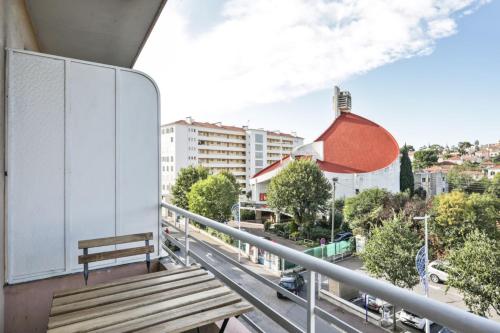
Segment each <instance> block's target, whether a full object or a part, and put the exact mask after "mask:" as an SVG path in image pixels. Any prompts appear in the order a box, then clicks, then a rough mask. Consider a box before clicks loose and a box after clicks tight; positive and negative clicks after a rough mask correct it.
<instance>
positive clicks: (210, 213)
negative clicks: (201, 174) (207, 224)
mask: <svg viewBox="0 0 500 333" xmlns="http://www.w3.org/2000/svg"><path fill="white" fill-rule="evenodd" d="M237 197H238V191H237V190H236V189H235V188H234V185H233V184H232V183H231V181H230V180H229V179H228V178H227V177H226V176H224V175H221V174H218V175H211V176H209V177H208V178H206V179H202V180H199V181H198V182H196V183H195V184H194V185H193V186H192V187H191V191H189V193H188V194H187V199H188V203H189V210H190V211H192V212H193V213H196V214H200V215H202V216H205V217H208V218H210V219H212V220H216V221H219V222H224V221H227V220H228V219H229V218H230V217H231V207H232V206H233V205H234V204H235V203H236V202H237Z"/></svg>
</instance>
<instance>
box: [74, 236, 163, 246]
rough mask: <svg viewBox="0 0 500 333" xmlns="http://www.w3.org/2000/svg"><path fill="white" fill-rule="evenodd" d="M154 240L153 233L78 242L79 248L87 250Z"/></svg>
mask: <svg viewBox="0 0 500 333" xmlns="http://www.w3.org/2000/svg"><path fill="white" fill-rule="evenodd" d="M152 239H153V233H152V232H146V233H142V234H133V235H124V236H115V237H104V238H96V239H87V240H81V241H78V248H79V249H85V248H87V249H88V248H91V247H100V246H108V245H117V244H125V243H133V242H140V241H145V240H152Z"/></svg>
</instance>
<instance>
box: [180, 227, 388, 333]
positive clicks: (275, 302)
mask: <svg viewBox="0 0 500 333" xmlns="http://www.w3.org/2000/svg"><path fill="white" fill-rule="evenodd" d="M191 230H192V231H191V236H192V237H193V238H194V240H193V241H191V243H190V249H191V251H193V252H195V253H196V254H198V255H202V256H203V257H204V258H206V260H207V261H208V262H209V263H210V264H212V265H213V266H215V267H217V269H218V270H219V271H220V272H222V273H224V274H225V275H227V276H228V277H230V278H231V279H232V280H233V281H234V282H236V283H238V284H239V285H240V286H242V287H244V288H245V289H246V290H247V291H249V292H251V293H252V294H253V295H255V296H257V297H258V298H259V299H260V300H262V301H263V302H265V303H266V304H267V305H268V306H270V307H271V308H273V309H274V310H275V311H277V312H278V313H280V314H281V315H282V316H284V317H285V318H288V319H289V320H290V321H291V322H293V323H294V324H296V325H297V326H299V327H300V328H302V329H306V325H307V324H306V323H307V322H306V309H305V308H303V307H301V306H300V305H297V304H295V303H294V302H292V301H290V300H287V299H278V298H277V297H276V291H275V290H274V289H272V288H270V287H268V286H266V285H265V284H263V283H262V282H260V281H258V280H257V279H255V278H253V277H252V276H250V275H248V274H246V273H245V272H243V271H241V270H240V269H239V268H237V267H235V266H233V265H232V264H231V263H228V262H227V261H226V260H224V258H222V257H220V256H219V255H217V254H216V253H212V252H211V251H207V249H206V247H205V246H203V245H202V244H200V241H203V242H206V243H208V244H210V246H212V247H214V248H216V249H217V250H218V251H220V252H222V253H224V254H225V255H228V256H230V257H232V258H234V259H236V258H237V253H236V250H235V249H233V248H231V247H229V246H227V245H224V244H222V243H221V242H218V241H216V240H214V239H212V238H211V237H208V236H205V235H203V234H201V233H199V232H196V231H194V230H195V229H191ZM171 234H173V235H175V237H176V238H177V239H178V240H180V241H181V242H183V241H184V240H183V239H184V237H183V235H182V234H180V233H177V234H175V233H172V232H171ZM241 262H242V264H244V265H246V266H247V267H249V268H250V269H252V270H253V271H254V272H256V273H258V274H259V275H261V276H263V277H266V278H267V279H269V280H271V281H274V282H275V283H277V282H278V281H279V275H278V274H276V273H273V272H270V271H268V270H267V269H264V268H263V267H262V266H260V265H256V264H253V263H251V262H250V261H249V260H248V259H246V258H243V257H242V260H241ZM300 296H301V297H303V298H305V297H306V288H304V290H302V292H301V293H300ZM317 305H318V306H320V307H322V308H323V309H324V310H326V311H327V312H329V313H330V314H332V315H334V316H335V317H337V318H339V319H340V320H342V321H345V322H346V323H348V324H349V325H351V326H353V327H355V328H357V329H358V330H360V331H362V332H367V333H380V332H385V331H384V330H383V329H382V328H380V327H377V326H375V325H373V324H370V323H365V322H364V321H363V320H362V319H360V318H359V317H357V316H355V315H353V314H351V313H349V312H346V311H344V310H343V309H341V308H339V307H337V306H334V305H332V304H330V303H327V302H325V301H318V303H317ZM248 317H250V319H252V321H254V322H255V323H257V324H258V325H259V326H260V327H261V328H262V329H263V330H264V331H266V332H273V333H274V332H286V331H285V330H284V329H283V328H281V327H280V326H279V325H278V324H276V323H275V322H274V321H272V320H271V319H269V318H268V317H267V316H265V315H264V314H263V313H262V312H260V311H258V310H255V311H253V312H251V313H250V314H248ZM316 331H317V332H320V333H326V332H332V331H336V330H335V328H334V326H332V325H331V324H329V323H328V322H326V321H324V320H323V319H321V318H318V317H317V318H316Z"/></svg>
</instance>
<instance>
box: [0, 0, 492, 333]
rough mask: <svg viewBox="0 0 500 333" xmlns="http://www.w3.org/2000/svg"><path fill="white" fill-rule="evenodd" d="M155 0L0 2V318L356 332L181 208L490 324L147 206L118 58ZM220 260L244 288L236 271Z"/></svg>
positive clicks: (138, 108)
mask: <svg viewBox="0 0 500 333" xmlns="http://www.w3.org/2000/svg"><path fill="white" fill-rule="evenodd" d="M164 3H165V1H159V0H158V1H154V0H135V1H126V2H124V1H119V0H108V1H105V2H100V1H88V0H80V1H79V0H72V1H68V0H53V1H51V2H50V4H51V5H50V6H46V3H42V2H38V1H26V2H24V1H16V0H11V1H7V2H4V3H3V4H2V5H4V4H6V7H5V8H2V9H7V14H8V15H6V16H3V19H5V20H6V21H5V22H2V26H3V27H4V30H1V31H0V33H2V34H4V33H7V35H8V37H9V38H5V37H6V36H5V35H4V36H1V37H2V38H0V41H1V42H3V41H5V40H7V44H6V45H3V44H2V46H3V47H8V48H9V49H8V50H7V52H6V53H7V61H6V69H7V71H8V73H7V75H6V76H5V81H2V83H5V86H6V87H7V92H8V99H7V103H6V107H5V108H4V105H3V104H2V105H1V107H2V108H1V111H2V112H5V114H6V116H7V117H6V118H7V123H6V131H7V133H6V136H5V137H6V140H7V141H6V142H2V144H3V147H2V148H3V149H4V150H5V151H6V152H7V153H6V157H7V161H6V163H5V165H6V170H2V171H4V172H5V175H6V177H5V178H3V179H4V181H6V182H7V184H6V186H5V184H2V186H4V194H5V200H0V202H1V204H2V205H3V204H4V202H5V206H2V209H4V210H5V214H1V216H5V221H3V223H4V225H3V227H2V228H0V232H2V233H3V232H4V230H5V233H6V235H3V234H2V235H1V237H0V240H2V241H3V240H4V239H6V241H7V245H6V246H5V253H3V252H1V253H0V260H1V262H0V277H1V278H2V279H4V281H5V283H6V284H5V285H4V287H3V291H2V293H0V306H1V307H2V308H1V309H0V310H1V311H0V313H1V318H2V321H3V325H1V327H0V330H3V331H5V332H8V333H17V332H22V333H30V332H41V331H45V330H47V328H49V330H48V331H49V332H90V331H93V332H96V331H101V332H102V331H107V332H136V331H141V332H143V331H148V332H184V331H188V332H191V331H193V330H194V331H197V328H199V330H198V331H201V332H214V331H224V329H226V332H229V333H230V332H242V333H244V332H247V331H249V332H263V331H264V330H262V328H261V327H260V325H259V323H260V322H259V320H261V321H262V320H266V321H271V322H272V323H273V325H274V326H273V328H272V329H268V330H267V331H268V332H281V331H288V332H305V331H307V332H315V327H316V325H319V324H321V325H323V326H322V327H326V328H327V329H328V330H329V331H346V332H360V331H361V330H360V329H357V328H355V327H354V326H353V325H351V324H349V323H347V322H345V321H344V320H342V319H340V318H338V317H336V316H334V315H332V314H330V313H328V312H327V311H325V310H324V309H322V308H320V307H318V306H316V304H315V300H316V291H315V284H314V283H311V284H309V291H308V296H307V297H306V298H305V299H304V298H301V297H298V296H297V295H295V294H293V293H290V292H288V291H287V290H285V289H283V288H281V287H280V286H279V285H277V284H275V283H274V282H272V281H270V280H268V279H267V278H265V277H264V276H261V275H260V274H257V273H255V272H254V271H253V270H251V269H250V268H248V267H247V266H244V265H241V264H240V263H238V261H236V260H234V259H233V258H232V257H230V256H228V255H227V254H225V253H222V252H221V251H218V250H217V249H216V248H214V247H211V246H210V245H209V244H208V243H206V242H204V241H202V240H200V239H199V238H196V233H193V232H192V229H191V227H190V224H189V221H192V222H196V223H197V224H198V225H203V226H206V227H210V228H212V229H214V230H217V231H218V232H220V233H221V234H226V235H228V236H231V237H233V238H235V239H239V240H241V241H242V242H247V243H249V244H253V245H254V246H256V247H258V248H259V249H262V250H265V251H269V252H270V253H274V254H275V255H277V256H279V257H281V258H284V259H286V260H289V261H291V262H295V263H297V264H298V265H300V266H302V267H304V268H305V269H307V270H308V276H309V281H315V276H316V274H318V273H319V274H322V275H323V276H328V277H330V278H332V279H336V280H337V281H340V282H343V283H346V284H350V285H352V286H353V287H356V288H358V289H360V290H363V291H366V292H369V293H370V294H373V295H376V296H379V297H381V298H383V299H385V300H387V301H390V302H392V303H393V304H399V305H401V306H404V307H405V308H407V309H409V310H411V311H413V312H415V313H418V314H420V315H422V316H427V317H429V318H430V319H432V320H434V321H436V322H440V323H443V324H445V325H447V326H449V327H451V328H453V329H460V330H463V331H467V332H493V331H498V330H499V326H498V324H496V323H494V322H490V321H488V320H486V319H484V318H480V317H477V316H474V315H472V314H470V313H467V312H464V311H461V310H458V309H456V308H453V307H450V306H448V305H445V304H441V303H438V302H435V301H432V300H429V299H426V298H424V297H422V296H418V295H415V294H413V293H411V292H408V291H406V290H403V289H399V288H396V287H394V286H391V285H389V284H387V283H384V282H381V281H377V280H374V279H371V278H368V277H366V276H363V275H360V274H358V273H356V272H352V271H349V270H347V269H344V268H341V267H339V266H336V265H334V264H332V263H329V262H326V261H322V260H320V259H318V258H314V257H311V256H309V255H306V254H304V253H302V252H299V251H295V250H292V249H290V248H287V247H284V246H282V245H279V244H276V243H274V242H271V241H268V240H266V239H263V238H261V237H256V236H253V235H251V234H250V233H247V232H243V231H239V230H237V229H235V228H232V227H229V226H227V225H225V224H223V223H219V222H216V221H213V220H210V219H208V218H206V217H203V216H200V215H196V214H193V213H191V212H189V211H186V210H183V209H181V208H178V207H175V206H172V205H170V204H168V203H162V202H161V201H160V186H159V183H160V182H159V177H160V169H159V166H160V154H159V152H160V146H159V145H160V123H159V111H160V110H159V99H158V98H159V95H158V94H159V91H158V89H157V87H156V85H155V84H154V81H153V80H152V79H151V78H150V77H148V76H147V75H145V74H143V73H140V72H137V71H134V70H132V69H130V67H131V66H132V65H133V63H134V61H135V59H136V57H137V55H138V53H139V52H140V50H141V48H142V45H143V44H144V42H145V40H146V38H147V35H148V34H149V32H150V30H151V29H152V27H153V25H154V22H155V21H156V19H157V17H158V15H159V14H160V12H161V10H162V8H163V6H164ZM96 13H99V15H96ZM75 41H78V42H77V43H75ZM18 49H20V50H18ZM25 49H29V50H30V51H27V50H25ZM110 49H112V50H113V52H109V50H110ZM35 51H36V52H35ZM39 51H40V52H43V53H37V52H39ZM54 54H55V55H54ZM77 59H83V60H77ZM2 60H3V59H2ZM3 64H4V61H1V62H0V66H3ZM0 69H1V71H2V74H4V70H5V68H4V67H0ZM0 77H2V80H4V79H3V78H4V75H1V76H0ZM3 97H5V96H2V98H0V100H2V101H3V100H4V98H3ZM0 137H3V136H0ZM3 164H4V163H0V165H3ZM235 171H242V172H243V174H244V172H245V168H238V169H235ZM169 216H174V218H173V219H170V218H169ZM175 217H178V218H175ZM182 224H183V226H184V228H183V226H182ZM166 228H168V229H166ZM167 231H168V232H167ZM198 234H199V233H198ZM4 236H5V237H4ZM166 241H168V242H169V244H173V245H175V246H174V247H177V249H175V250H173V248H174V247H172V246H167V243H166ZM1 245H2V246H0V249H1V250H3V249H4V246H3V244H1ZM207 249H208V251H209V252H210V254H212V253H213V256H217V257H218V260H221V261H218V262H217V264H216V263H215V259H214V258H212V257H211V256H209V255H208V252H207ZM166 259H169V260H170V259H171V260H172V261H171V262H167V260H166ZM144 262H146V265H144ZM4 263H6V264H5V267H6V271H5V272H4V271H3V269H4ZM193 264H194V265H193ZM223 268H224V269H225V270H223ZM82 271H83V274H82ZM228 272H233V273H232V274H233V276H234V274H236V276H242V275H246V274H247V275H248V276H249V277H250V278H252V279H255V281H257V282H255V283H258V285H254V288H249V287H248V286H244V285H241V284H239V283H236V282H234V280H233V279H232V278H229V277H228V276H229V273H228ZM87 283H88V285H86V284H87ZM255 286H257V287H255ZM264 288H268V289H269V288H270V290H272V292H273V294H274V293H275V292H280V293H282V294H283V295H286V296H287V297H288V298H289V299H290V300H291V301H292V302H294V303H295V304H297V305H298V306H299V307H300V310H298V312H297V313H298V314H299V315H298V316H297V318H295V317H294V318H290V316H289V314H287V313H284V312H283V309H277V308H276V307H273V303H274V302H271V301H269V300H266V299H265V298H260V297H258V296H256V291H257V290H259V289H264ZM298 317H300V318H298ZM237 318H238V319H237ZM297 319H302V321H301V322H300V323H298V322H297ZM325 323H326V324H325ZM324 325H326V326H324ZM361 325H365V324H364V323H362V324H361ZM362 327H365V326H362Z"/></svg>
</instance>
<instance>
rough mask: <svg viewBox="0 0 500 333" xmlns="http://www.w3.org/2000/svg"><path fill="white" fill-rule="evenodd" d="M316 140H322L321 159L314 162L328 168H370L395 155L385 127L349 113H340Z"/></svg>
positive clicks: (395, 147) (360, 170)
mask: <svg viewBox="0 0 500 333" xmlns="http://www.w3.org/2000/svg"><path fill="white" fill-rule="evenodd" d="M316 141H323V142H324V143H323V150H324V152H323V153H324V156H323V158H324V160H323V161H318V165H319V166H320V168H321V169H322V170H325V171H330V172H337V173H365V172H372V171H375V170H379V169H382V168H385V167H387V166H388V165H390V164H391V163H392V162H394V160H395V159H396V158H397V157H398V156H399V146H398V143H397V142H396V140H395V139H394V137H393V136H392V135H391V134H390V133H389V132H388V131H387V130H385V129H384V128H383V127H381V126H379V125H377V124H375V123H374V122H372V121H370V120H368V119H366V118H363V117H360V116H358V115H355V114H353V113H342V114H341V115H340V116H339V117H338V118H337V119H335V121H334V122H333V123H332V124H331V125H330V127H328V129H327V130H326V131H325V132H324V133H323V134H321V136H320V137H319V138H318V139H316Z"/></svg>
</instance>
